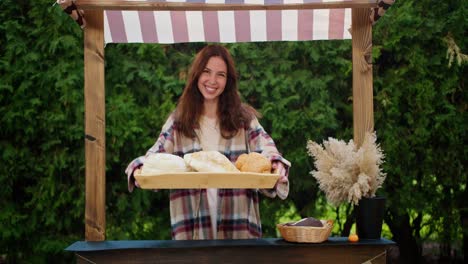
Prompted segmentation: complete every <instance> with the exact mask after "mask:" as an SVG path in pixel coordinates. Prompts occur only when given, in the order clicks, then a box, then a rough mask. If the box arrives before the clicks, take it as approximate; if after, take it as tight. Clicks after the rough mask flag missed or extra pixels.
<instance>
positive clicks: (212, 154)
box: [184, 151, 239, 172]
mask: <svg viewBox="0 0 468 264" xmlns="http://www.w3.org/2000/svg"><path fill="white" fill-rule="evenodd" d="M184 160H185V163H186V164H187V165H188V166H189V167H191V168H192V169H193V170H195V171H199V172H239V170H238V169H237V168H236V167H235V166H234V164H232V163H231V161H229V159H228V158H226V156H224V155H223V154H221V153H219V152H218V151H199V152H194V153H190V154H185V155H184Z"/></svg>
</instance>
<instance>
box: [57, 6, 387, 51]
mask: <svg viewBox="0 0 468 264" xmlns="http://www.w3.org/2000/svg"><path fill="white" fill-rule="evenodd" d="M128 1H130V0H128ZM135 1H137V2H141V1H147V2H182V3H205V4H241V5H242V4H245V5H246V6H247V5H249V4H256V5H266V6H267V5H288V4H304V3H305V4H307V3H314V2H315V3H324V2H329V3H332V2H333V3H339V2H350V1H353V0H135ZM56 2H57V3H58V4H60V6H61V7H62V8H63V9H64V10H65V12H67V13H68V14H70V16H72V18H73V19H75V20H76V21H77V23H78V24H80V26H81V27H84V26H85V19H83V12H82V11H81V10H79V6H76V5H75V2H76V0H56ZM360 2H362V3H365V2H369V3H378V7H377V8H373V9H372V14H371V16H370V18H369V21H370V23H375V21H376V20H377V19H379V18H380V17H381V16H382V15H383V14H384V13H385V11H386V10H387V9H388V8H389V7H390V6H391V5H392V4H393V3H394V2H395V0H360ZM75 11H80V12H75ZM74 15H75V16H74ZM85 17H86V16H85ZM350 27H351V9H350V8H345V9H313V10H312V9H311V10H232V11H226V10H218V11H134V10H132V11H127V10H125V11H122V10H105V11H104V39H105V42H106V43H135V42H136V43H167V44H169V43H181V42H255V41H301V40H327V39H351V35H350V33H349V29H350Z"/></svg>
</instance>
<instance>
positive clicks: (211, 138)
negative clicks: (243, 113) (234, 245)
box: [198, 116, 221, 239]
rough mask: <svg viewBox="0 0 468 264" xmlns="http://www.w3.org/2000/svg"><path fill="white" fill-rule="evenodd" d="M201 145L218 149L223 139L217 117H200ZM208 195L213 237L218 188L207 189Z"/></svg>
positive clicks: (215, 226)
mask: <svg viewBox="0 0 468 264" xmlns="http://www.w3.org/2000/svg"><path fill="white" fill-rule="evenodd" d="M198 137H199V139H200V145H201V147H202V148H203V150H216V151H218V147H219V146H218V143H219V141H220V139H221V133H220V131H219V125H218V120H217V119H216V118H209V117H206V116H201V118H200V133H199V135H198ZM206 193H207V195H208V205H209V210H210V215H211V228H212V230H213V237H214V238H215V239H216V237H217V219H218V210H217V209H218V189H216V188H208V189H206Z"/></svg>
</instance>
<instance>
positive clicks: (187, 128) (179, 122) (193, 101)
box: [174, 44, 260, 139]
mask: <svg viewBox="0 0 468 264" xmlns="http://www.w3.org/2000/svg"><path fill="white" fill-rule="evenodd" d="M211 57H220V58H221V59H222V60H224V62H225V63H226V65H227V81H226V87H225V89H224V91H223V93H222V94H221V95H220V96H219V100H218V113H217V115H218V120H219V125H220V129H221V135H222V136H223V137H224V138H226V139H229V138H232V137H233V136H235V135H236V134H237V132H238V131H239V129H243V128H246V127H248V126H249V124H250V121H252V119H253V118H255V117H259V116H260V114H259V113H258V112H257V111H256V110H255V109H254V108H253V107H251V106H249V105H247V104H245V103H242V101H241V98H240V94H239V90H238V88H237V78H238V75H237V72H236V68H235V65H234V60H233V59H232V57H231V54H230V53H229V51H228V50H227V49H226V48H225V47H223V46H221V45H216V44H213V45H208V46H205V47H204V48H203V49H202V50H200V51H199V52H198V53H197V55H196V56H195V59H194V61H193V62H192V66H191V67H190V71H189V74H188V79H187V83H186V84H185V88H184V91H183V93H182V95H181V97H180V98H179V101H178V103H177V108H176V110H175V116H174V119H175V125H176V128H177V131H178V133H181V134H182V135H184V136H186V137H188V138H195V137H196V133H195V129H196V128H199V121H200V117H201V115H202V114H203V103H204V98H203V95H202V94H201V93H200V91H199V90H198V79H199V78H200V75H201V74H202V72H203V70H204V69H205V67H206V64H207V63H208V60H209V59H210V58H211Z"/></svg>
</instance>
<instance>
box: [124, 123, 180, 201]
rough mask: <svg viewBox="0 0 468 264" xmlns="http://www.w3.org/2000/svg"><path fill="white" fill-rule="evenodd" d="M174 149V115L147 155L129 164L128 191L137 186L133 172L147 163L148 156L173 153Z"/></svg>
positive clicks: (127, 170) (126, 171)
mask: <svg viewBox="0 0 468 264" xmlns="http://www.w3.org/2000/svg"><path fill="white" fill-rule="evenodd" d="M173 151H174V120H173V119H172V117H169V119H168V120H167V121H166V124H164V126H163V128H162V130H161V133H160V134H159V137H158V140H157V141H156V143H154V145H153V146H152V147H151V148H150V149H149V150H148V151H147V152H146V155H145V156H140V157H138V158H136V159H134V160H133V161H132V162H130V164H128V166H127V169H125V174H127V182H128V191H129V192H132V191H133V189H134V188H135V178H134V177H133V172H135V170H136V169H138V168H140V167H141V166H143V164H144V163H145V159H146V157H148V155H151V154H154V153H172V152H173Z"/></svg>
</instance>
